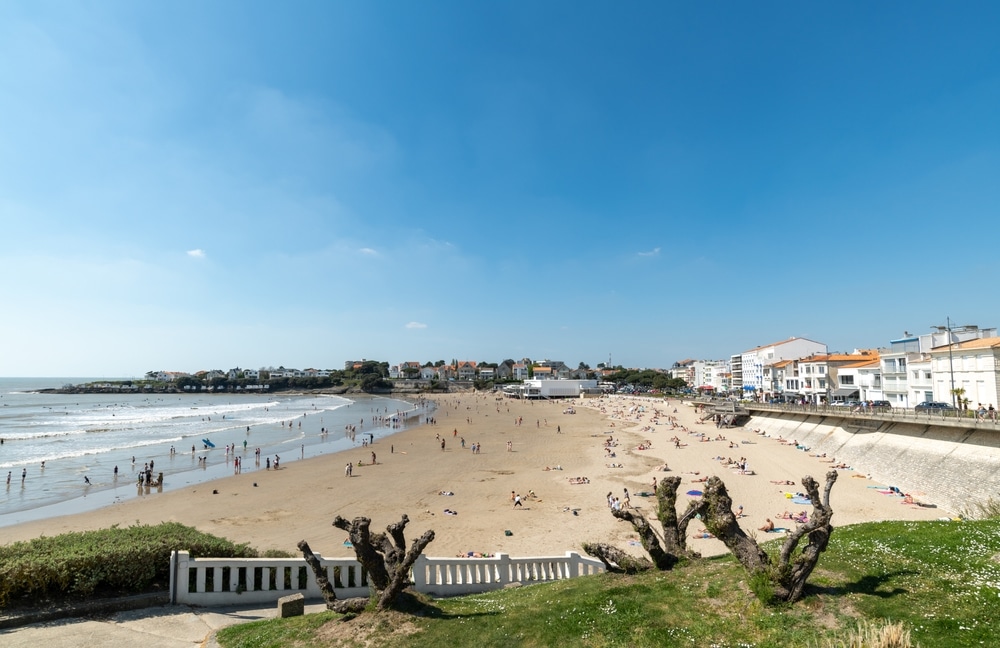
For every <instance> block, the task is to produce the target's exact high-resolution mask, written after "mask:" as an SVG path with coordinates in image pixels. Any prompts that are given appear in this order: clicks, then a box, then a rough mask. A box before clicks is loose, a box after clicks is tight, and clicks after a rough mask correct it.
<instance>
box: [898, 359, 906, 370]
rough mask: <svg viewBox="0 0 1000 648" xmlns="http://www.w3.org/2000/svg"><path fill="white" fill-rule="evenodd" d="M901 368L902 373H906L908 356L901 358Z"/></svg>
mask: <svg viewBox="0 0 1000 648" xmlns="http://www.w3.org/2000/svg"><path fill="white" fill-rule="evenodd" d="M899 370H900V372H902V373H906V358H900V359H899Z"/></svg>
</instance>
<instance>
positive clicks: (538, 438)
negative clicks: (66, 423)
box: [2, 393, 948, 557]
mask: <svg viewBox="0 0 1000 648" xmlns="http://www.w3.org/2000/svg"><path fill="white" fill-rule="evenodd" d="M433 398H434V399H435V400H436V401H437V402H438V404H439V409H438V410H437V411H436V412H435V414H434V416H435V418H436V421H437V423H436V425H424V426H421V427H418V428H414V429H409V430H404V431H402V432H399V433H397V434H394V435H391V436H389V437H384V438H381V439H379V440H378V441H377V442H376V443H375V444H374V445H373V446H371V447H370V448H366V447H361V445H360V440H361V438H362V436H363V434H362V433H363V432H364V430H363V429H360V430H358V432H359V434H358V435H357V438H358V443H359V445H358V447H356V448H354V449H352V450H347V451H344V452H341V453H336V454H330V455H325V456H321V457H316V458H311V459H305V460H298V461H296V460H290V461H282V464H281V469H280V470H270V471H267V470H264V469H263V466H262V467H260V468H259V469H258V468H256V467H254V466H253V465H252V462H253V456H252V454H250V455H249V456H248V458H247V459H246V460H245V464H244V472H243V473H242V474H241V475H236V476H232V477H227V478H225V479H221V480H217V481H213V482H209V483H204V484H198V485H195V486H191V487H185V488H182V489H178V490H176V491H168V492H164V493H159V494H153V495H152V496H149V497H142V498H138V499H134V500H129V501H125V502H122V503H119V504H115V505H112V506H109V507H106V508H103V509H99V510H97V511H93V512H87V513H80V514H76V515H69V516H64V517H59V518H51V519H47V520H42V521H38V522H29V523H24V524H20V525H16V526H11V527H6V528H4V529H3V534H2V536H3V540H2V541H3V542H7V543H9V542H14V541H17V540H26V539H30V538H34V537H37V536H40V535H47V536H52V535H57V534H60V533H64V532H67V531H80V530H88V529H97V528H105V527H110V526H112V525H115V524H118V525H122V526H128V525H131V524H136V523H142V524H157V523H159V522H164V521H174V522H180V523H183V524H186V525H190V526H193V527H196V528H198V529H199V530H201V531H205V532H208V533H212V534H216V535H220V536H223V537H226V538H229V539H230V540H233V541H235V542H240V543H243V542H245V543H249V544H250V545H252V546H254V547H256V548H258V549H261V550H265V549H282V550H286V551H290V552H296V543H297V542H298V541H299V540H303V539H304V540H307V541H308V542H309V544H310V546H311V547H312V549H313V551H315V552H317V553H320V554H322V555H324V556H330V557H346V556H353V555H354V554H353V550H352V549H350V548H349V547H347V546H344V544H343V543H344V541H345V539H346V534H345V532H343V531H341V530H339V529H336V528H334V527H333V526H332V525H331V522H332V521H333V519H334V517H335V516H337V515H340V516H343V517H345V518H348V519H351V518H353V517H355V516H366V517H370V518H371V519H372V523H373V528H374V529H379V530H381V529H384V528H385V526H386V525H387V524H390V523H392V522H396V521H398V520H399V518H400V516H401V515H402V514H404V513H405V514H406V515H408V516H409V518H410V524H409V526H408V527H407V540H408V541H410V540H412V539H414V538H416V537H418V536H419V535H420V534H421V533H423V532H424V531H425V530H427V529H433V530H434V531H435V534H436V538H435V540H434V541H433V542H432V543H431V544H430V545H429V546H428V548H427V550H426V552H425V553H427V555H430V556H454V555H458V554H464V553H466V552H470V551H475V552H485V553H491V554H492V553H499V552H503V553H507V554H510V555H512V556H533V555H534V556H539V555H562V554H564V553H565V552H567V551H581V549H580V545H581V543H583V542H608V543H612V544H615V545H617V546H619V547H621V548H623V549H625V550H628V551H630V552H632V553H637V554H641V548H639V547H637V546H636V545H635V543H634V541H635V540H636V539H637V536H636V534H635V533H634V532H633V531H632V528H631V525H629V524H627V523H624V522H620V521H618V520H616V519H615V518H614V517H612V515H611V514H610V512H609V511H608V504H607V494H608V493H609V492H611V493H612V494H613V495H615V496H617V497H620V498H621V497H623V496H624V489H626V488H627V489H628V491H629V493H630V494H631V498H630V500H631V505H632V506H633V507H634V508H637V509H639V510H640V511H642V512H643V513H645V514H646V515H647V517H649V518H653V517H655V512H654V504H655V500H654V499H653V498H649V497H642V496H639V495H638V493H640V492H643V491H647V492H648V491H652V490H653V488H652V485H653V478H654V477H656V478H657V479H662V478H664V477H667V476H670V475H680V476H681V477H682V478H683V483H682V485H681V488H680V492H681V493H682V494H681V495H680V497H679V498H678V503H679V505H678V508H679V509H680V510H681V511H683V509H684V507H686V501H687V499H688V498H689V497H690V496H688V495H686V494H684V493H686V492H687V491H689V490H700V486H701V484H700V483H698V482H694V481H693V480H695V479H701V478H703V477H706V476H711V475H718V476H720V477H721V478H722V479H723V481H724V482H725V483H726V486H727V487H728V489H729V492H730V494H731V495H732V497H733V505H734V506H738V505H742V506H743V507H744V514H745V516H746V517H745V518H744V519H743V520H741V524H742V525H743V527H744V528H745V529H747V530H748V532H749V530H750V529H756V528H757V527H759V526H760V525H762V524H763V523H764V520H765V518H771V519H772V520H773V521H774V523H775V525H776V526H778V527H788V528H794V526H795V523H794V522H792V521H791V520H781V519H777V518H776V517H775V516H776V515H778V514H780V513H782V512H784V511H786V510H787V511H790V512H793V513H795V512H798V511H803V510H805V511H807V512H809V511H810V510H811V506H810V505H808V504H793V503H792V502H791V500H789V499H787V498H786V495H785V493H786V492H794V491H801V490H802V486H801V484H800V481H801V478H802V477H803V476H804V475H811V476H813V477H814V478H816V479H817V480H818V481H819V482H820V483H821V484H822V483H823V481H824V475H825V474H826V472H827V471H828V470H829V469H830V464H829V463H823V462H822V461H821V460H820V459H818V458H814V457H810V456H809V453H808V452H806V451H803V450H797V449H795V448H794V447H791V446H788V445H784V444H782V443H780V442H779V441H778V440H777V439H775V438H768V437H765V436H762V435H761V434H757V433H755V432H754V431H753V430H748V429H743V428H734V429H717V428H716V427H715V425H714V424H712V423H710V422H709V423H697V422H696V420H697V418H698V416H697V413H696V411H695V409H694V408H693V407H692V406H690V405H685V404H681V403H680V401H677V400H674V399H670V400H669V402H668V403H667V404H665V403H664V401H663V400H656V401H654V400H646V399H641V398H630V397H619V396H614V397H605V398H602V399H587V400H572V401H569V400H562V401H527V402H524V401H512V400H507V399H502V398H500V397H498V396H497V395H495V394H492V393H480V394H472V393H469V394H450V395H443V396H437V397H433ZM570 407H572V408H574V409H575V411H576V413H575V414H568V413H564V412H565V410H566V409H567V408H570ZM640 408H642V409H644V410H645V411H639V410H640ZM654 408H655V409H658V410H659V411H660V413H661V415H660V416H659V417H657V422H653V420H652V419H653V416H654V414H653V412H654ZM675 408H676V413H675V412H674V410H675ZM601 409H603V410H604V411H603V412H602V411H600V410H601ZM668 417H673V418H675V419H676V425H677V427H675V426H674V424H673V423H672V422H671V421H669V420H668ZM518 419H520V420H521V424H520V425H517V424H516V421H517V420H518ZM682 426H683V427H685V428H687V430H684V429H682ZM763 432H766V430H765V431H763ZM699 433H703V434H704V435H706V436H707V437H710V438H713V439H714V438H715V437H716V436H717V435H722V436H724V437H725V438H726V440H725V441H722V440H713V441H710V442H704V441H700V440H699V437H698V436H697V435H698V434H699ZM674 436H676V437H677V438H678V439H679V440H680V442H681V443H682V444H686V445H682V446H681V447H679V448H677V447H675V444H674V443H673V442H672V441H671V440H670V439H671V438H672V437H674ZM609 437H613V438H614V440H615V441H616V442H617V445H616V446H615V447H613V448H611V450H612V451H613V452H614V453H615V455H616V456H614V457H611V456H609V452H608V450H607V449H606V448H605V445H604V444H605V441H607V440H608V438H609ZM462 438H464V439H465V445H466V447H465V449H463V448H462V447H461V442H460V439H462ZM440 439H443V440H444V441H445V447H444V449H442V448H441V441H440ZM508 441H509V442H510V444H511V446H510V448H511V449H510V450H508V447H507V443H508ZM646 441H650V442H651V448H649V449H644V450H638V449H637V448H638V447H639V446H640V445H641V444H643V443H644V442H646ZM473 443H479V444H481V447H482V450H481V452H480V453H478V454H474V453H473V452H472V451H471V449H470V447H471V445H472V444H473ZM731 443H733V444H735V446H736V447H731V446H730V444H731ZM372 452H375V453H376V459H377V463H376V464H375V465H372V464H371V453H372ZM717 456H721V457H731V458H733V459H738V458H739V457H745V458H746V459H747V461H748V463H749V468H750V469H752V470H753V472H754V473H756V474H754V475H741V474H737V471H735V470H733V469H730V468H726V467H724V466H723V465H722V464H721V463H720V462H719V461H718V460H716V459H715V457H717ZM359 461H360V462H361V464H362V465H358V462H359ZM348 462H352V463H353V464H354V466H353V476H351V477H347V476H345V466H346V464H347V463H348ZM609 464H616V465H617V464H621V466H622V467H620V468H618V467H614V468H612V467H608V465H609ZM663 464H667V465H668V466H669V468H670V470H669V471H668V472H664V471H661V470H658V469H657V468H658V467H659V466H662V465H663ZM557 466H558V467H561V470H560V469H555V468H556V467H557ZM546 468H549V470H546ZM854 468H855V469H854V470H841V471H840V475H839V478H838V481H837V484H836V485H835V486H834V488H833V491H832V495H831V506H832V508H833V509H834V517H833V524H834V526H835V527H837V526H843V525H848V524H853V523H857V522H865V521H875V520H895V519H900V520H904V519H905V520H929V519H937V518H940V517H942V516H947V515H948V512H946V511H942V510H940V509H930V508H923V507H918V506H908V505H905V504H903V503H902V500H901V498H900V497H898V496H894V495H886V494H883V493H880V492H879V490H880V489H879V488H875V487H878V486H881V487H886V486H888V485H889V484H883V483H879V482H877V481H873V480H871V479H867V478H864V477H863V476H864V475H865V467H864V466H855V467H854ZM693 473H697V474H693ZM578 477H585V478H587V479H589V483H582V484H574V483H571V481H570V480H571V479H573V478H578ZM169 479H170V475H169V474H168V475H166V480H167V481H168V483H169ZM874 479H877V476H874ZM771 480H791V481H793V482H795V484H794V485H783V484H774V483H771ZM894 485H895V486H898V487H899V488H901V489H903V490H904V491H906V485H905V484H894ZM213 491H217V494H213ZM442 492H448V493H453V494H452V495H445V494H441V493H442ZM512 492H513V493H516V494H520V495H521V496H522V498H525V499H524V503H523V506H522V507H517V508H515V507H514V505H513V502H512V501H511V493H512ZM530 492H533V493H534V497H532V496H530V495H529V493H530ZM446 509H447V510H450V511H454V512H455V514H454V515H452V514H448V513H446V512H445V511H446ZM703 530H704V527H703V526H702V525H701V524H700V523H699V522H697V521H695V522H694V523H693V524H691V526H690V527H689V534H690V535H692V536H693V535H695V534H696V533H699V532H701V531H703ZM507 531H509V532H510V534H509V535H507V533H506V532H507ZM753 533H754V534H756V535H757V537H758V539H770V538H772V537H779V536H780V534H772V533H763V532H759V531H753ZM689 546H691V547H692V548H694V549H696V550H698V551H701V552H702V553H703V554H705V555H715V554H720V553H724V552H725V547H723V545H722V543H721V542H719V541H718V540H715V539H711V538H706V539H701V538H695V539H692V540H691V541H690V543H689ZM581 553H582V551H581Z"/></svg>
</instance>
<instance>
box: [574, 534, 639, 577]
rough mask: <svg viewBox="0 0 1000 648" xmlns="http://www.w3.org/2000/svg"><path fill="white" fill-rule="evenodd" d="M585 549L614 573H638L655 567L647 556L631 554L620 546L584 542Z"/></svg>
mask: <svg viewBox="0 0 1000 648" xmlns="http://www.w3.org/2000/svg"><path fill="white" fill-rule="evenodd" d="M583 550H584V551H586V552H587V554H589V555H591V556H593V557H594V558H597V559H598V560H600V561H601V562H602V563H604V567H605V569H607V570H608V571H609V572H612V573H618V574H637V573H639V572H642V571H648V570H650V569H652V568H653V567H654V565H653V563H652V562H650V561H649V560H648V559H646V558H637V557H635V556H630V555H629V554H627V553H625V552H624V551H622V550H621V549H619V548H618V547H613V546H611V545H609V544H604V543H603V542H596V543H591V542H584V543H583Z"/></svg>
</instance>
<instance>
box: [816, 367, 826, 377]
mask: <svg viewBox="0 0 1000 648" xmlns="http://www.w3.org/2000/svg"><path fill="white" fill-rule="evenodd" d="M816 373H818V374H819V375H821V376H822V375H823V374H825V373H826V367H824V366H823V365H820V366H818V367H816Z"/></svg>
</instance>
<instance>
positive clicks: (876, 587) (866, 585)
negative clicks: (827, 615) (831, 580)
mask: <svg viewBox="0 0 1000 648" xmlns="http://www.w3.org/2000/svg"><path fill="white" fill-rule="evenodd" d="M917 573H918V572H916V571H914V570H912V569H904V570H900V571H895V572H890V573H888V574H882V575H879V576H872V575H868V576H862V577H861V578H859V579H858V580H856V581H854V582H850V583H844V584H842V585H834V586H829V587H824V586H821V585H813V584H809V583H807V584H806V587H805V589H804V590H803V595H804V596H817V595H827V596H843V595H845V594H866V595H868V596H877V597H879V598H883V599H888V598H892V597H894V596H899V595H900V594H908V593H909V591H910V590H907V589H904V588H902V587H894V588H892V589H887V590H883V589H882V587H883V586H885V584H886V583H888V582H889V581H892V580H893V579H895V578H898V577H900V576H912V575H914V574H917Z"/></svg>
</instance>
